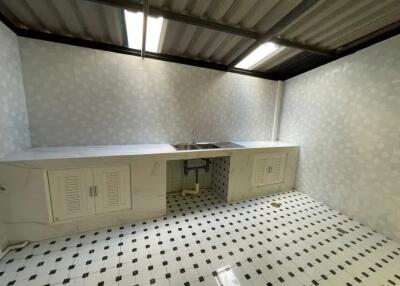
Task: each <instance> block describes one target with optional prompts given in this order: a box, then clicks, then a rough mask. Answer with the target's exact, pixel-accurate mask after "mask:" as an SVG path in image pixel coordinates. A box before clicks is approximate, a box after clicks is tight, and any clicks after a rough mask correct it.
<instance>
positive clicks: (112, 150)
mask: <svg viewBox="0 0 400 286" xmlns="http://www.w3.org/2000/svg"><path fill="white" fill-rule="evenodd" d="M233 143H236V144H239V145H241V146H243V148H235V149H224V148H219V149H208V150H207V149H206V150H185V151H176V150H175V148H174V147H172V146H171V145H170V144H135V145H104V146H71V147H40V148H31V149H25V150H22V151H18V152H15V153H11V154H9V155H7V156H5V157H3V158H0V162H17V161H40V160H59V159H76V158H96V157H109V156H136V155H157V154H176V153H186V154H187V153H196V152H213V151H214V152H215V151H216V150H219V151H226V150H243V149H258V148H278V147H298V145H296V144H291V143H285V142H279V141H241V142H236V141H235V142H233Z"/></svg>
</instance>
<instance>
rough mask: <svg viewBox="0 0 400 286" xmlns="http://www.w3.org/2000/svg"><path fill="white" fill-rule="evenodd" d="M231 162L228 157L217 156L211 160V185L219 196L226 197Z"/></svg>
mask: <svg viewBox="0 0 400 286" xmlns="http://www.w3.org/2000/svg"><path fill="white" fill-rule="evenodd" d="M230 164H231V158H230V157H219V158H214V159H213V160H212V166H213V172H212V186H213V190H214V192H216V193H217V194H218V195H219V196H220V197H221V198H223V199H225V200H226V199H227V197H228V187H229V168H230Z"/></svg>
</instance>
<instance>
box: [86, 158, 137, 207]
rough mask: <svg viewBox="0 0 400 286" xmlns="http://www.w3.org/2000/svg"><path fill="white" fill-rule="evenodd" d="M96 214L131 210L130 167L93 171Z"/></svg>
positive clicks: (95, 169)
mask: <svg viewBox="0 0 400 286" xmlns="http://www.w3.org/2000/svg"><path fill="white" fill-rule="evenodd" d="M93 181H94V190H95V198H96V213H104V212H109V211H116V210H123V209H129V208H131V183H130V169H129V166H116V167H98V168H94V169H93Z"/></svg>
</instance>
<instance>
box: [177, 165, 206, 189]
mask: <svg viewBox="0 0 400 286" xmlns="http://www.w3.org/2000/svg"><path fill="white" fill-rule="evenodd" d="M202 160H204V161H205V162H206V164H205V165H202V166H195V167H189V161H188V160H185V161H184V162H183V164H184V165H183V167H184V169H183V170H184V174H185V176H187V175H188V174H189V172H190V171H192V170H194V172H195V184H194V189H192V190H187V189H184V190H182V192H181V194H182V196H185V195H196V194H198V193H199V192H200V183H199V170H201V169H204V170H205V171H206V172H208V171H209V170H210V160H209V159H202Z"/></svg>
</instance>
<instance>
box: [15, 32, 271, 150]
mask: <svg viewBox="0 0 400 286" xmlns="http://www.w3.org/2000/svg"><path fill="white" fill-rule="evenodd" d="M20 48H21V58H22V70H23V74H24V84H25V90H26V97H27V102H28V113H29V119H30V127H31V137H32V144H33V145H34V146H58V145H63V146H65V145H102V144H134V143H160V142H179V141H188V140H191V133H192V129H193V128H195V130H196V137H197V138H196V139H197V140H198V141H221V140H266V139H269V138H270V136H271V129H272V121H273V112H274V99H275V92H276V87H277V83H276V82H274V81H268V80H265V79H259V78H254V77H248V76H243V75H238V74H232V73H226V72H220V71H213V70H209V69H203V68H198V67H191V66H186V65H181V64H174V63H168V62H163V61H156V60H150V59H144V60H143V59H141V58H139V57H133V56H128V55H122V54H116V53H110V52H104V51H98V50H92V49H86V48H80V47H73V46H67V45H63V44H55V43H49V42H45V41H39V40H33V39H27V38H20Z"/></svg>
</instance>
